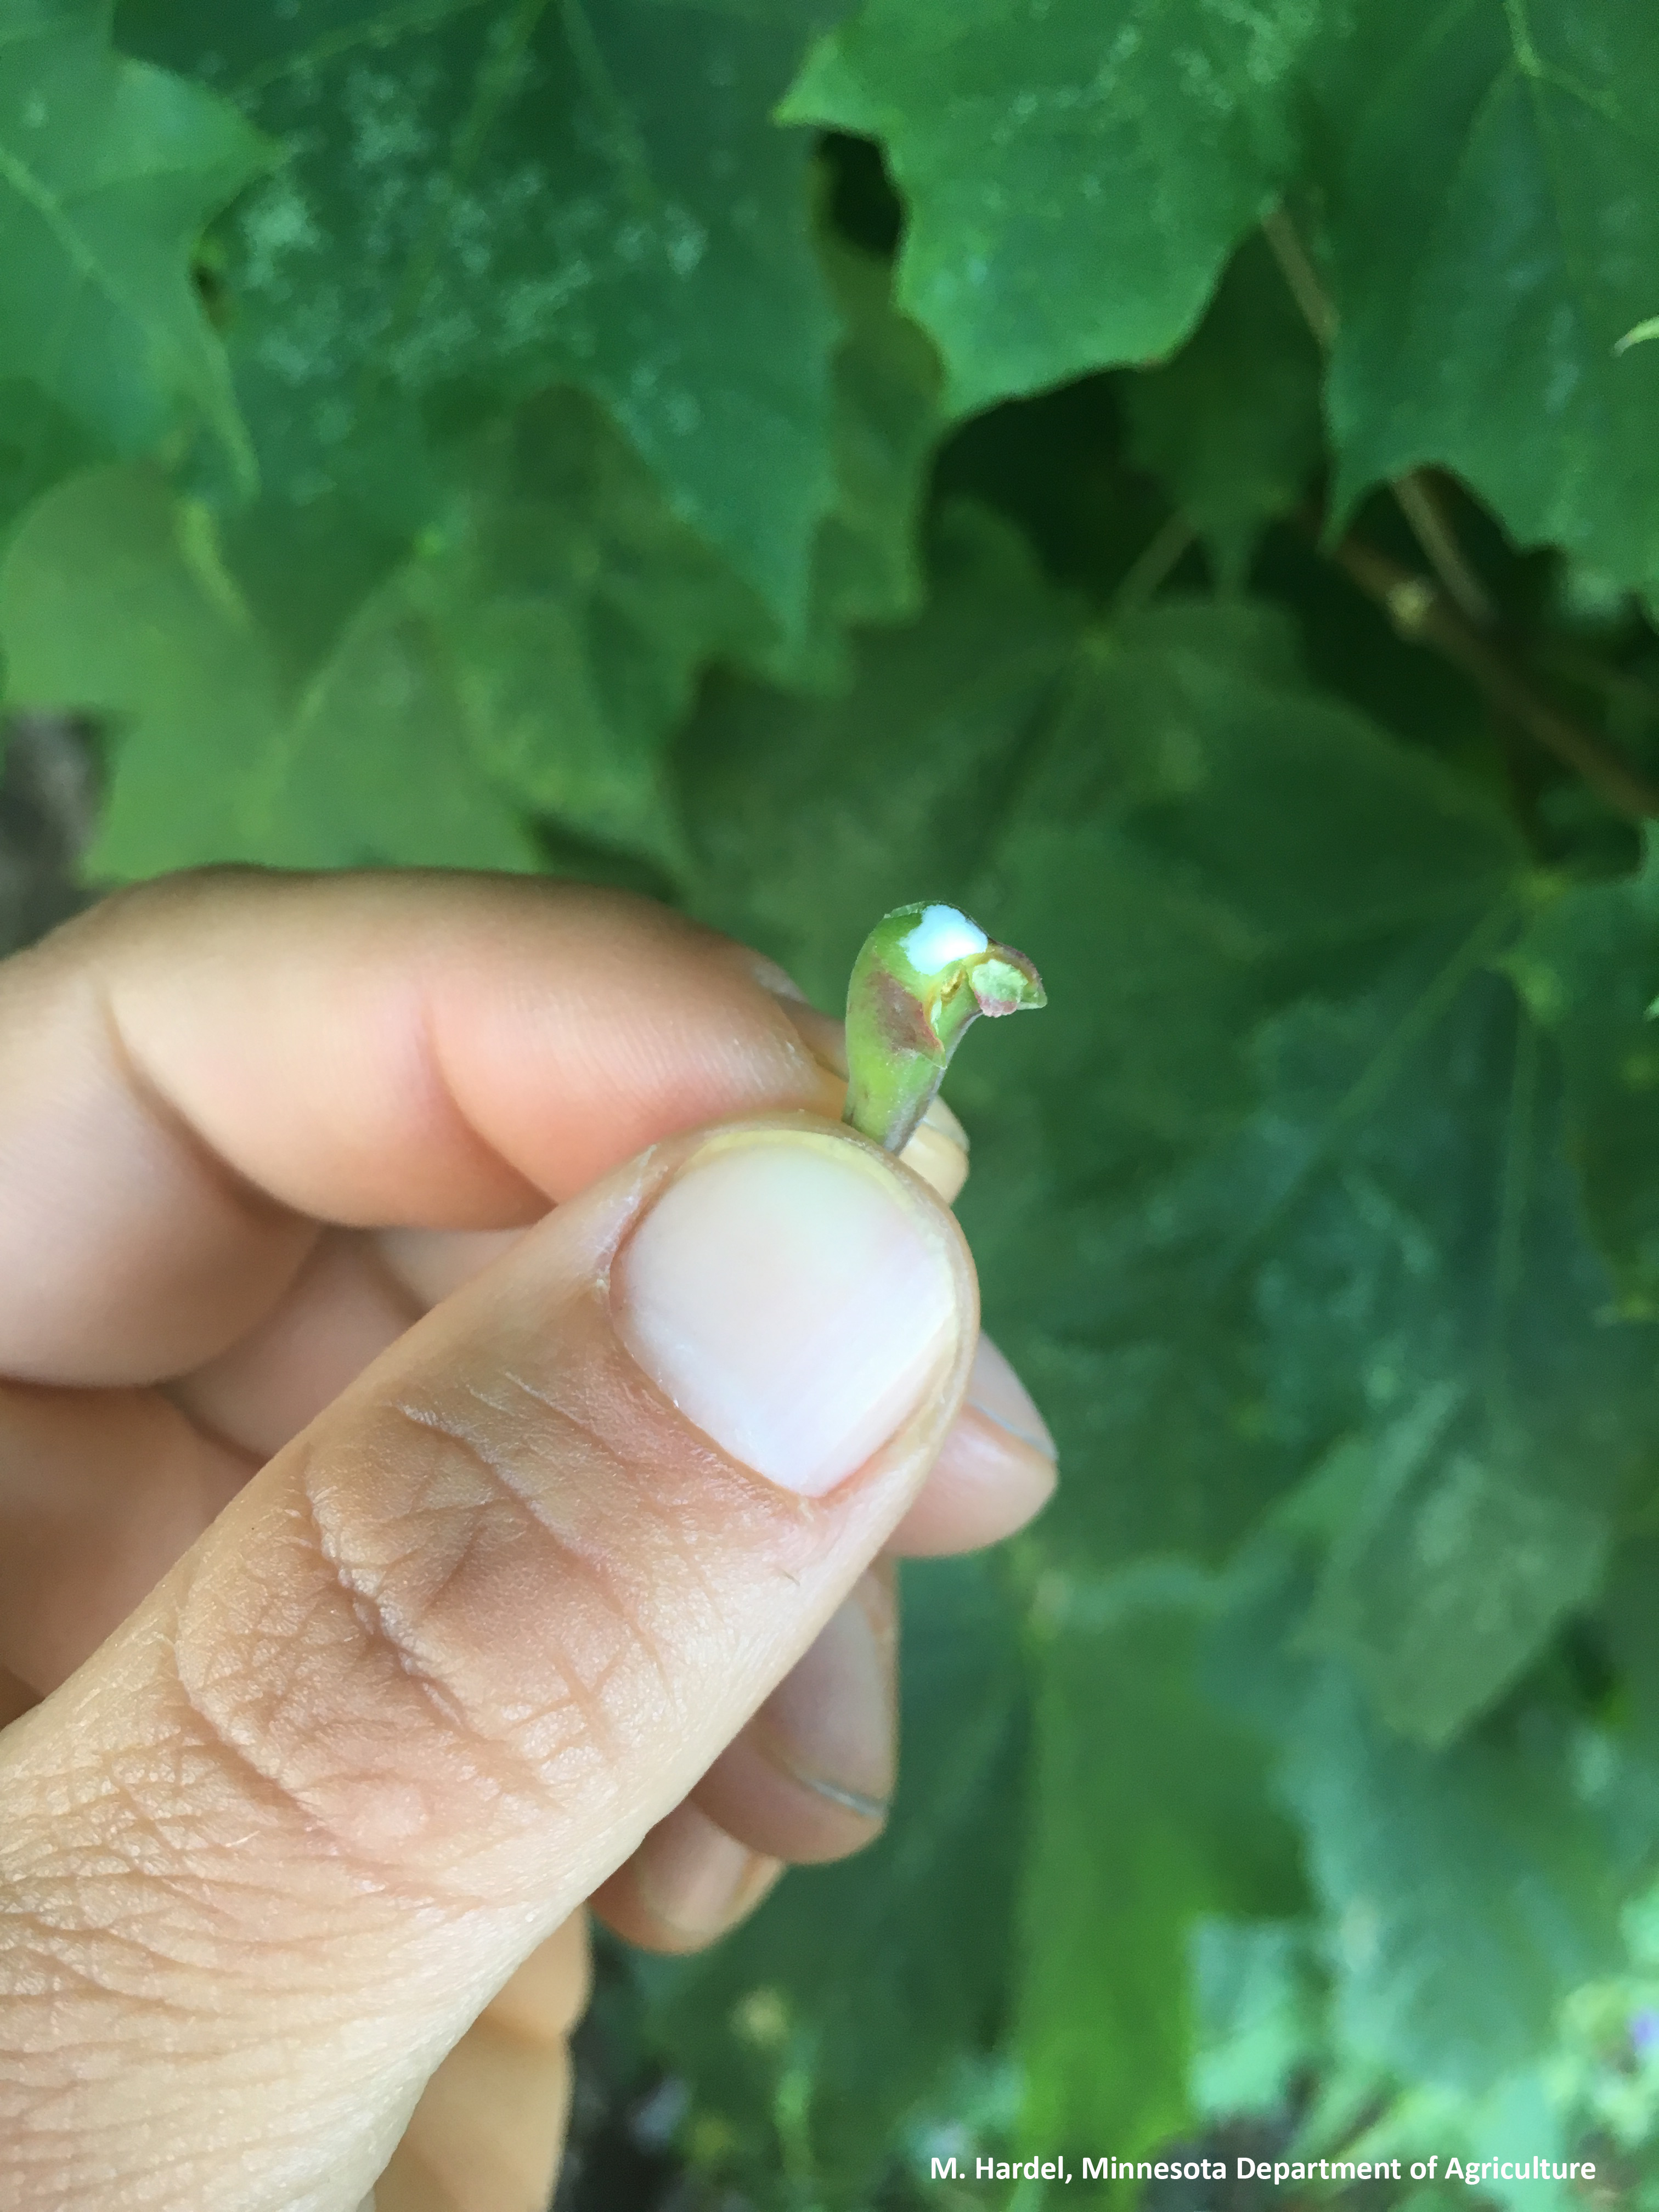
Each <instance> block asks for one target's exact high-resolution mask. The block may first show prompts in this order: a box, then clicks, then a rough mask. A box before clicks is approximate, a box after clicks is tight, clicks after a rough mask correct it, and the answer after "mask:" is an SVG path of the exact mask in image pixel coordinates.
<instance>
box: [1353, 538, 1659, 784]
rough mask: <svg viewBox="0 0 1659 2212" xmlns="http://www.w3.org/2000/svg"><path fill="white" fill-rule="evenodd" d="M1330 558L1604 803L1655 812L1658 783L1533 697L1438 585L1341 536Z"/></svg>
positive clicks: (1407, 634) (1402, 629)
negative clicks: (1459, 670)
mask: <svg viewBox="0 0 1659 2212" xmlns="http://www.w3.org/2000/svg"><path fill="white" fill-rule="evenodd" d="M1331 557H1332V559H1333V560H1334V562H1336V564H1337V566H1338V567H1339V568H1340V569H1342V570H1343V572H1344V573H1345V574H1346V575H1348V576H1351V577H1352V579H1353V580H1354V582H1355V583H1356V584H1358V586H1359V588H1360V589H1361V591H1363V592H1364V593H1365V595H1366V597H1367V598H1368V599H1374V600H1375V601H1376V604H1377V605H1378V606H1380V607H1381V608H1382V609H1383V611H1384V612H1385V613H1386V614H1387V615H1388V617H1389V620H1390V621H1391V622H1392V623H1393V624H1394V626H1395V629H1397V630H1398V631H1399V633H1400V635H1401V637H1403V638H1406V639H1407V640H1408V641H1411V642H1412V643H1413V644H1417V645H1431V646H1433V647H1436V648H1437V650H1438V651H1439V652H1441V653H1444V655H1445V656H1446V658H1447V659H1449V660H1451V661H1454V662H1455V664H1456V665H1457V666H1459V667H1460V668H1462V669H1463V670H1464V671H1465V672H1466V673H1467V674H1468V675H1470V676H1472V677H1473V678H1474V680H1475V682H1476V683H1477V684H1479V685H1480V689H1481V690H1483V691H1484V692H1485V693H1486V696H1487V697H1488V699H1490V700H1491V701H1492V703H1493V704H1494V705H1495V706H1497V707H1499V708H1502V709H1503V711H1504V713H1505V714H1508V715H1510V717H1511V718H1512V720H1514V721H1515V722H1516V724H1517V725H1518V726H1519V727H1520V728H1522V730H1524V731H1525V732H1526V733H1527V735H1528V737H1529V738H1532V739H1533V740H1534V743H1536V744H1541V745H1542V746H1543V747H1544V749H1545V750H1546V751H1547V752H1552V753H1553V754H1554V755H1555V757H1556V758H1557V759H1558V760H1561V761H1565V763H1566V764H1567V765H1568V767H1570V768H1572V769H1577V772H1578V774H1579V775H1582V776H1583V779H1584V781H1585V782H1586V783H1588V784H1589V785H1591V786H1592V787H1594V788H1595V790H1596V791H1599V792H1600V793H1601V796H1602V798H1603V799H1606V800H1607V803H1608V804H1609V805H1611V806H1613V807H1615V808H1616V809H1617V810H1618V811H1619V812H1620V813H1621V814H1626V815H1628V816H1630V817H1632V819H1633V820H1636V821H1641V820H1644V819H1646V818H1648V817H1651V816H1659V785H1656V784H1654V783H1652V782H1650V781H1649V780H1648V778H1647V777H1646V776H1644V775H1643V774H1642V773H1641V771H1640V770H1639V769H1636V768H1634V767H1632V764H1631V763H1630V762H1628V761H1627V760H1626V758H1625V757H1624V755H1623V754H1622V753H1620V751H1618V750H1617V749H1616V748H1615V747H1614V746H1613V745H1610V744H1608V743H1607V740H1606V739H1605V738H1601V737H1598V736H1597V735H1596V734H1595V732H1594V731H1592V730H1587V729H1585V728H1583V726H1582V725H1580V724H1579V723H1577V722H1575V721H1574V720H1571V717H1570V716H1568V715H1566V714H1562V713H1561V711H1560V710H1559V708H1556V707H1553V706H1552V705H1551V704H1550V702H1548V701H1547V699H1543V698H1541V697H1540V696H1539V695H1538V693H1537V692H1536V691H1534V690H1533V688H1532V686H1531V685H1530V684H1528V682H1527V680H1526V678H1525V677H1524V676H1523V675H1522V673H1521V672H1520V671H1519V670H1518V669H1516V667H1515V666H1514V665H1512V664H1511V663H1510V661H1509V660H1508V659H1506V658H1505V656H1504V653H1502V652H1501V651H1500V650H1499V649H1498V647H1497V646H1496V645H1494V644H1493V643H1492V640H1491V639H1490V638H1489V637H1486V636H1484V635H1482V634H1481V633H1480V631H1479V630H1478V629H1475V628H1474V626H1473V625H1472V624H1471V623H1468V622H1467V621H1466V620H1465V619H1464V617H1463V616H1462V614H1461V613H1460V612H1459V611H1458V610H1457V608H1456V607H1455V606H1454V605H1452V604H1451V602H1450V599H1449V597H1448V595H1447V594H1446V593H1445V592H1443V591H1442V589H1441V588H1440V586H1438V585H1437V584H1436V583H1433V582H1431V580H1430V579H1429V578H1428V577H1426V576H1419V575H1414V574H1413V572H1412V571H1411V570H1410V569H1409V568H1404V567H1402V566H1401V563H1400V562H1397V561H1395V560H1392V559H1390V557H1389V555H1388V554H1386V553H1380V552H1378V551H1377V550H1376V547H1375V546H1371V545H1367V544H1364V543H1362V541H1361V540H1360V539H1358V538H1344V539H1343V540H1342V542H1341V544H1339V545H1338V546H1336V547H1335V549H1334V551H1333V553H1332V556H1331Z"/></svg>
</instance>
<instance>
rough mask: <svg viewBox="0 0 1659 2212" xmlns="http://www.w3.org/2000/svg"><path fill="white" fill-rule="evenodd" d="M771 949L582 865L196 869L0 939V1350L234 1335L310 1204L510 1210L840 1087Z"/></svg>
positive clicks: (291, 1267)
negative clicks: (654, 1151)
mask: <svg viewBox="0 0 1659 2212" xmlns="http://www.w3.org/2000/svg"><path fill="white" fill-rule="evenodd" d="M785 982H786V979H784V978H783V977H782V975H781V973H780V972H778V971H775V970H769V967H768V964H767V963H762V962H761V961H759V960H758V958H757V956H756V955H755V954H753V953H751V952H749V951H746V950H745V949H744V947H742V946H739V945H734V944H732V942H731V941H730V940H729V939H725V938H722V937H720V936H718V935H716V934H715V933H714V932H712V931H709V930H706V929H703V928H701V927H698V926H696V925H695V924H693V923H690V922H688V921H685V920H684V919H683V918H682V917H680V916H678V915H674V914H671V913H670V912H669V911H668V910H667V909H665V908H660V907H657V906H654V905H653V904H652V903H651V902H648V901H647V900H644V899H639V898H635V897H633V896H629V895H627V894H624V893H621V892H616V891H609V890H595V889H592V888H591V887H588V886H584V885H573V884H548V883H539V882H535V881H531V880H526V879H520V878H491V877H467V876H448V875H392V874H376V875H360V876H330V877H295V876H280V875H271V874H261V873H257V872H243V871H214V872H208V873H204V874H201V875H195V876H186V877H179V878H171V879H167V880H166V881H163V882H161V883H157V884H148V885H144V886H143V887H141V888H139V889H138V890H134V891H131V892H125V893H122V894H119V895H118V896H116V897H114V898H112V899H111V900H109V901H107V902H105V903H104V904H103V905H102V906H100V907H98V908H94V909H93V910H92V911H91V912H90V913H89V914H88V915H84V916H82V918H81V919H80V920H78V921H75V922H73V923H71V924H70V925H69V926H68V927H66V928H64V929H63V930H60V931H59V932H58V933H57V934H56V935H55V936H53V937H52V938H49V939H46V941H45V942H44V943H43V944H41V945H38V946H36V947H35V948H34V949H33V951H29V952H27V953H25V954H22V955H21V956H19V957H16V958H15V959H14V960H11V961H9V962H7V963H4V964H3V966H0V1372H3V1373H6V1374H9V1375H10V1376H14V1377H16V1378H19V1379H22V1380H27V1381H32V1382H45V1383H76V1384H86V1383H144V1382H152V1381H156V1380H160V1379H162V1378H164V1377H167V1376H172V1375H175V1374H178V1373H179V1372H180V1371H181V1370H184V1369H185V1368H187V1367H190V1366H192V1365H194V1364H197V1363H198V1362H200V1361H202V1360H204V1359H205V1358H210V1357H211V1356H213V1354H215V1353H216V1352H218V1351H220V1350H222V1348H223V1347H224V1346H227V1345H228V1344H231V1343H233V1342H234V1341H235V1340H237V1339H238V1338H239V1337H240V1335H241V1334H243V1332H244V1331H245V1330H246V1328H248V1327H249V1326H250V1325H251V1324H252V1322H254V1321H255V1320H256V1319H257V1318H258V1316H259V1315H260V1314H262V1313H263V1312H264V1311H265V1310H267V1309H268V1308H269V1307H270V1304H271V1303H272V1302H273V1300H274V1299H275V1298H276V1297H278V1296H280V1294H281V1291H282V1290H283V1287H284V1286H285V1285H286V1284H287V1283H288V1282H289V1281H290V1280H291V1279H292V1278H293V1276H294V1274H295V1271H296V1270H297V1269H298V1267H300V1266H301V1263H302V1261H304V1258H305V1256H306V1254H307V1250H308V1249H309V1247H310V1244H311V1243H312V1241H313V1237H314V1236H315V1234H316V1224H317V1223H318V1222H319V1221H324V1222H331V1223H339V1224H346V1225H356V1226H376V1227H393V1226H402V1225H424V1226H428V1227H448V1228H473V1229H483V1228H500V1227H506V1226H509V1225H513V1224H515V1223H520V1222H524V1221H528V1220H530V1219H532V1218H534V1217H535V1216H536V1215H537V1214H538V1213H540V1212H544V1211H545V1209H546V1206H547V1205H548V1203H549V1202H550V1201H557V1200H560V1199H562V1198H565V1197H568V1196H569V1195H571V1194H573V1193H574V1192H575V1191H577V1190H580V1189H582V1188H585V1187H586V1185H587V1184H588V1183H590V1182H592V1181H593V1180H594V1179H595V1178H596V1177H597V1176H600V1175H603V1174H604V1173H605V1172H606V1171H607V1170H609V1169H611V1168H612V1167H614V1166H616V1165H617V1164H619V1163H620V1162H621V1161H623V1160H625V1159H627V1158H630V1157H631V1156H632V1155H633V1154H635V1152H639V1151H640V1150H641V1149H642V1148H643V1147H644V1146H647V1145H648V1144H651V1143H653V1141H655V1140H656V1139H659V1138H662V1137H664V1136H666V1135H669V1134H671V1133H674V1132H676V1131H678V1130H682V1129H687V1128H694V1127H698V1126H700V1125H701V1124H702V1123H705V1122H709V1121H716V1120H720V1119H724V1118H727V1117H729V1116H732V1115H741V1114H744V1113H749V1112H757V1111H762V1110H766V1109H776V1108H779V1107H790V1106H798V1107H807V1108H811V1109H817V1110H819V1111H828V1112H830V1113H834V1112H835V1111H836V1110H837V1109H838V1102H839V1094H840V1088H841V1086H840V1085H838V1084H837V1083H836V1079H834V1077H833V1076H832V1075H831V1074H830V1073H829V1071H828V1070H827V1069H826V1068H825V1067H824V1066H823V1064H822V1063H821V1062H820V1061H819V1060H817V1059H816V1058H815V1057H814V1056H813V1054H811V1052H810V1051H809V1050H808V1049H807V1048H806V1046H805V1043H804V1042H802V1040H801V1037H800V1035H799V1031H798V1030H796V1029H795V1027H794V1025H793V1023H792V1021H791V1019H790V1018H789V1016H788V1014H787V1012H785V1011H784V1008H783V1006H781V1004H780V1002H779V1000H778V999H777V998H776V997H775V996H773V995H772V991H773V989H775V988H776V987H779V986H783V985H785Z"/></svg>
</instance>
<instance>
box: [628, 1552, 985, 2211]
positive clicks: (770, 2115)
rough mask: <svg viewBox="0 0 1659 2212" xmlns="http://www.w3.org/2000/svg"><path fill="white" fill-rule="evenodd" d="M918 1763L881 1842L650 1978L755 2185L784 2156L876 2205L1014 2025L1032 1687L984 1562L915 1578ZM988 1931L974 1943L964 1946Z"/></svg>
mask: <svg viewBox="0 0 1659 2212" xmlns="http://www.w3.org/2000/svg"><path fill="white" fill-rule="evenodd" d="M904 1646H905V1651H904V1671H903V1715H902V1725H903V1746H904V1752H903V1765H902V1775H901V1780H900V1785H899V1791H898V1796H897V1798H896V1802H895V1804H894V1808H893V1813H892V1816H891V1819H890V1822H889V1824H888V1827H887V1830H886V1832H885V1833H884V1835H883V1837H882V1838H881V1839H880V1841H879V1842H878V1843H876V1844H873V1845H872V1846H871V1848H870V1849H869V1850H866V1851H864V1852H861V1853H860V1855H859V1857H856V1858H854V1859H850V1860H848V1861H847V1862H845V1863H843V1864H842V1865H839V1866H833V1867H822V1868H818V1867H812V1868H804V1869H796V1870H795V1871H793V1872H792V1873H791V1874H790V1875H789V1876H788V1878H787V1880H786V1881H785V1882H784V1883H783V1885H782V1887H781V1888H780V1889H779V1890H778V1892H777V1893H775V1896H774V1897H773V1898H772V1899H769V1902H768V1903H767V1904H766V1905H763V1907H762V1909H761V1911H759V1912H758V1913H757V1915H756V1917H755V1918H754V1919H753V1920H752V1921H751V1922H750V1923H748V1924H747V1925H746V1926H745V1927H744V1928H743V1929H740V1930H739V1931H738V1933H737V1934H736V1935H735V1936H732V1937H730V1938H728V1940H727V1941H726V1942H725V1943H723V1944H722V1945H720V1948H718V1949H717V1950H715V1951H712V1952H709V1953H707V1954H704V1955H703V1956H702V1957H701V1958H696V1959H688V1960H684V1961H678V1962H674V1963H672V1964H666V1963H665V1964H660V1965H659V1964H657V1963H656V1962H651V1963H650V1964H649V1965H647V1966H646V1967H645V1968H644V1969H643V1971H644V1972H645V1973H646V1976H647V1984H648V1985H649V1986H650V1987H651V1988H652V1989H653V1990H654V1993H655V2017H656V2024H657V2033H658V2037H659V2047H660V2048H661V2050H662V2051H663V2053H664V2055H665V2057H666V2058H667V2060H668V2061H669V2063H671V2064H672V2065H673V2066H674V2067H675V2068H676V2069H678V2070H679V2071H681V2072H682V2073H683V2074H684V2075H685V2077H686V2078H687V2079H688V2080H689V2081H690V2084H691V2086H692V2089H693V2093H694V2104H693V2111H692V2118H691V2121H690V2126H689V2129H688V2130H687V2131H686V2132H687V2135H688V2138H689V2139H690V2141H692V2142H696V2139H697V2137H698V2135H699V2130H700V2127H701V2133H702V2138H703V2139H704V2140H705V2141H707V2142H711V2143H712V2142H720V2143H721V2145H722V2146H723V2147H724V2148H723V2153H722V2156H723V2160H725V2161H727V2162H730V2163H731V2164H732V2166H734V2167H735V2169H736V2171H737V2172H738V2173H741V2172H743V2170H744V2166H745V2165H748V2166H759V2168H760V2169H761V2170H762V2171H764V2169H765V2167H766V2166H768V2165H769V2164H771V2163H774V2162H775V2161H776V2160H778V2158H779V2156H780V2148H779V2144H778V2142H777V2137H778V2136H779V2135H780V2134H781V2136H782V2138H783V2140H782V2143H781V2159H782V2163H783V2165H784V2166H785V2169H786V2172H787V2173H788V2176H789V2179H790V2181H791V2184H792V2185H793V2189H794V2190H795V2191H799V2192H801V2193H803V2194H808V2195H810V2197H811V2201H813V2202H824V2201H828V2202H829V2203H836V2204H845V2205H853V2204H862V2203H867V2202H868V2197H867V2194H866V2191H867V2189H868V2186H869V2184H870V2181H871V2179H872V2177H873V2175H874V2174H875V2173H876V2172H878V2170H879V2169H880V2167H881V2166H882V2164H883V2162H884V2156H885V2154H886V2149H887V2145H888V2142H889V2141H890V2137H891V2136H892V2133H893V2131H894V2130H895V2128H896V2124H897V2123H898V2122H899V2121H900V2119H902V2117H903V2116H904V2115H905V2114H906V2113H907V2112H909V2111H910V2110H912V2109H913V2108H914V2107H915V2106H917V2105H919V2104H920V2103H921V2101H922V2100H924V2099H925V2098H926V2097H927V2095H928V2094H929V2093H930V2092H932V2091H933V2089H934V2088H935V2087H937V2086H938V2084H939V2081H941V2080H942V2078H943V2076H944V2075H945V2072H946V2070H947V2069H949V2068H950V2066H951V2064H952V2063H954V2062H955V2060H956V2059H957V2057H958V2055H959V2054H962V2053H963V2052H971V2051H984V2050H986V2049H987V2048H988V2047H989V2045H990V2043H991V2041H992V2039H993V2037H994V2033H995V2032H996V2029H997V2027H999V2025H1000V2020H1001V2016H1002V2013H1003V2010H1004V2007H1005V2004H1006V1993H1007V1985H1008V1977H1009V1974H1010V1971H1011V1966H1012V1960H1011V1957H1010V1948H1009V1942H1010V1938H1009V1928H1010V1922H1011V1918H1012V1889H1013V1882H1014V1877H1015V1866H1016V1847H1017V1844H1018V1836H1019V1820H1018V1805H1019V1802H1020V1797H1021V1795H1022V1792H1023V1783H1024V1762H1025V1737H1026V1725H1025V1712H1024V1686H1023V1683H1022V1680H1021V1673H1020V1668H1019V1665H1018V1650H1017V1645H1016V1642H1015V1635H1014V1624H1013V1620H1012V1613H1011V1611H1010V1608H1009V1607H1008V1605H1007V1602H1006V1600H1005V1599H1004V1598H1003V1596H1002V1595H1000V1590H999V1587H998V1583H997V1578H996V1577H995V1575H994V1572H993V1571H991V1569H990V1568H989V1566H988V1565H987V1563H986V1562H985V1561H982V1560H975V1559H961V1560H951V1561H948V1562H944V1561H941V1562H938V1563H934V1562H932V1561H929V1562H927V1563H925V1564H920V1565H915V1564H913V1565H907V1566H906V1568H905V1570H904ZM969 1929H971V1930H972V1931H973V1932H972V1939H971V1940H970V1941H964V1940H963V1938H964V1931H966V1930H969Z"/></svg>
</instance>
